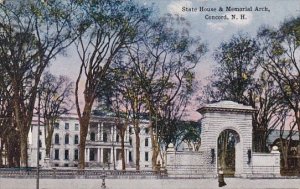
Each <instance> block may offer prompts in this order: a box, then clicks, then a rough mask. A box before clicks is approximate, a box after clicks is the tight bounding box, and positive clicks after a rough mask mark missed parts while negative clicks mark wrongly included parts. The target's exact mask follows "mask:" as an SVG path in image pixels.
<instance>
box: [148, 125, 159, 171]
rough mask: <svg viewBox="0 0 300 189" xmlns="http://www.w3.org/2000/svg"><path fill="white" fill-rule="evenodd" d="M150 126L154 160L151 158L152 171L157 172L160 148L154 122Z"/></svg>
mask: <svg viewBox="0 0 300 189" xmlns="http://www.w3.org/2000/svg"><path fill="white" fill-rule="evenodd" d="M149 126H150V127H149V131H150V135H151V144H152V158H151V162H152V170H154V171H156V164H157V157H158V155H159V147H158V141H157V137H155V135H154V131H153V124H152V121H150V124H149Z"/></svg>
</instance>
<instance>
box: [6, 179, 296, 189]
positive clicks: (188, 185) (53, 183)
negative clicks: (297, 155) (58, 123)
mask: <svg viewBox="0 0 300 189" xmlns="http://www.w3.org/2000/svg"><path fill="white" fill-rule="evenodd" d="M225 181H226V183H227V186H225V187H223V188H225V189H226V188H228V189H229V188H230V189H262V188H265V189H300V179H240V178H226V179H225ZM101 183H102V181H101V180H97V179H41V180H40V189H101ZM106 186H107V188H108V189H216V188H219V187H218V183H217V179H186V180H184V179H107V180H106ZM35 188H36V180H34V179H9V178H0V189H35Z"/></svg>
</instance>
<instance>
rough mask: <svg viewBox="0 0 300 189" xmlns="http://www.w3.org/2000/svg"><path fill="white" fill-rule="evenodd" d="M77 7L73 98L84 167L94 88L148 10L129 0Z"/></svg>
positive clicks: (130, 38) (131, 39)
mask: <svg viewBox="0 0 300 189" xmlns="http://www.w3.org/2000/svg"><path fill="white" fill-rule="evenodd" d="M78 4H79V5H80V7H81V12H80V15H81V16H82V19H81V21H80V25H81V27H80V29H79V30H77V31H78V32H79V34H80V35H79V38H78V40H77V42H76V47H77V52H78V55H79V58H80V61H81V66H80V71H79V75H78V78H77V80H76V87H75V98H76V99H75V101H76V109H77V114H78V117H79V122H80V144H79V147H80V151H79V168H80V169H84V167H85V164H84V159H85V158H84V157H85V143H86V136H87V131H88V126H89V120H90V116H91V109H92V106H93V102H94V100H95V98H96V91H97V88H98V86H99V85H100V83H101V81H102V80H103V78H105V75H106V73H107V70H108V69H109V67H110V65H111V63H112V61H113V60H114V58H115V56H116V55H117V54H118V52H120V50H121V49H122V48H124V47H125V45H126V44H130V43H133V42H134V41H135V40H136V36H137V34H138V33H140V32H142V28H141V27H140V25H141V23H143V22H144V21H146V20H147V19H148V18H149V16H150V13H151V10H150V9H149V8H147V7H141V6H138V5H137V4H135V3H134V2H131V1H121V0H117V1H111V0H109V1H107V0H101V1H93V0H90V1H79V2H78ZM82 80H85V85H84V89H83V90H84V92H83V95H84V105H83V108H81V107H80V103H79V83H80V82H81V81H82Z"/></svg>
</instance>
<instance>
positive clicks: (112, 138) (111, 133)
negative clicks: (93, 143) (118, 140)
mask: <svg viewBox="0 0 300 189" xmlns="http://www.w3.org/2000/svg"><path fill="white" fill-rule="evenodd" d="M113 134H115V133H114V125H113V126H111V128H110V141H111V142H113V141H114V136H113Z"/></svg>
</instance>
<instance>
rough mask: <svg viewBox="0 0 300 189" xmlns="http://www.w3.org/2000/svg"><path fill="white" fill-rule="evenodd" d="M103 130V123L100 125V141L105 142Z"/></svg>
mask: <svg viewBox="0 0 300 189" xmlns="http://www.w3.org/2000/svg"><path fill="white" fill-rule="evenodd" d="M103 129H104V126H103V123H100V139H99V140H100V141H102V140H103Z"/></svg>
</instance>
